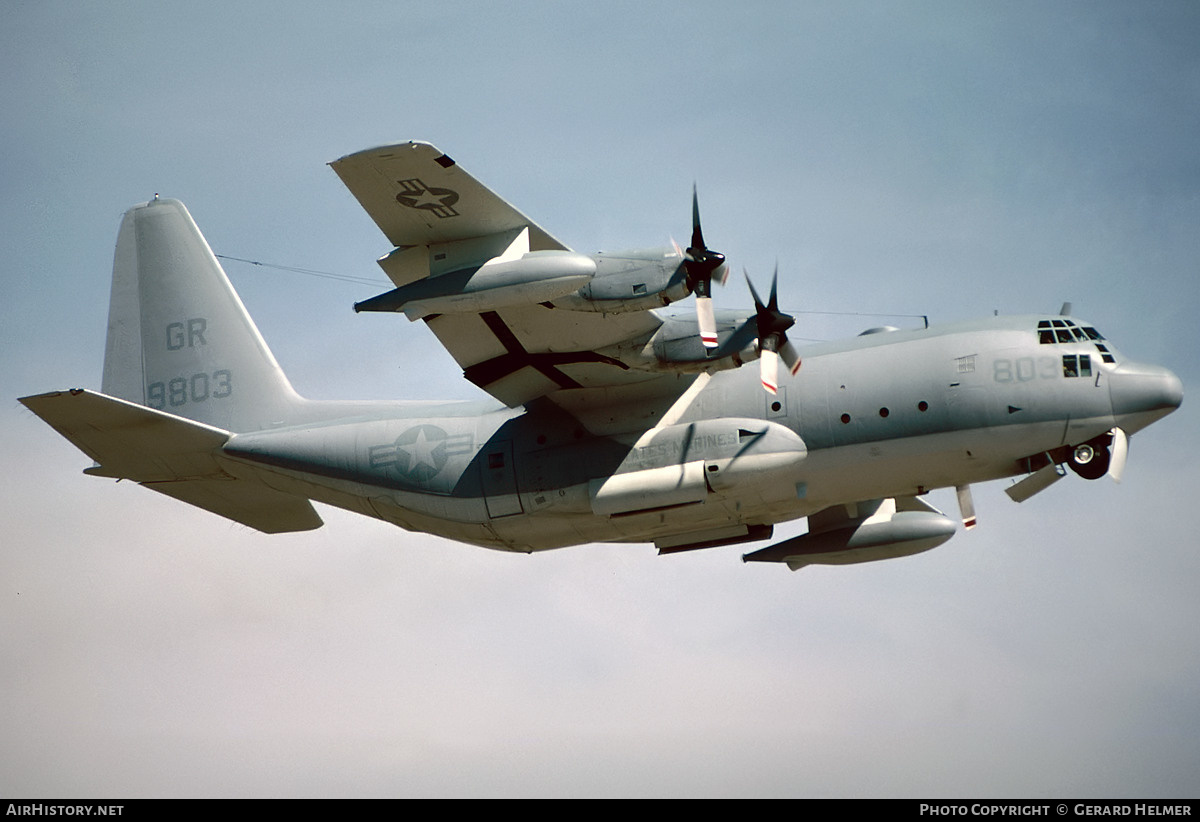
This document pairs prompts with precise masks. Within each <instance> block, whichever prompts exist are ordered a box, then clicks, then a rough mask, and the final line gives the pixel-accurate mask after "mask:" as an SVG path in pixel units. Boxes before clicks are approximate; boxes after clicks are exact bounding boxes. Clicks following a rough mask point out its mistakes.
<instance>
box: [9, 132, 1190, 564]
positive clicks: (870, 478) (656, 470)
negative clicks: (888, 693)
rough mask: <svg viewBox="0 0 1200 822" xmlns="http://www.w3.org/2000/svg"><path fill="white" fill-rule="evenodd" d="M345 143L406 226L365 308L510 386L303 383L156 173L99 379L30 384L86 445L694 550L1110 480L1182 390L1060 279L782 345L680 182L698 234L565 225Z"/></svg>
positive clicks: (776, 549) (369, 207)
mask: <svg viewBox="0 0 1200 822" xmlns="http://www.w3.org/2000/svg"><path fill="white" fill-rule="evenodd" d="M332 166H333V170H334V171H335V172H336V173H337V174H338V176H339V177H341V179H342V180H343V182H344V183H345V184H346V185H347V186H348V187H349V189H350V191H351V192H352V193H353V195H354V196H355V197H356V198H357V199H358V201H359V202H360V203H361V204H362V206H363V208H365V209H366V211H367V213H368V214H369V215H370V216H371V218H372V219H373V220H374V221H375V223H376V224H377V225H378V226H379V228H380V229H382V231H383V233H384V234H385V235H386V236H387V239H388V240H389V241H390V243H391V244H392V245H393V246H394V249H393V250H392V251H391V252H390V253H388V254H387V255H385V256H384V257H382V258H381V259H380V260H379V264H380V266H381V267H382V268H383V270H384V272H386V274H387V275H388V277H389V278H390V279H391V281H392V282H393V283H394V285H395V288H394V289H392V290H391V291H388V292H387V293H384V294H380V295H378V296H375V297H372V298H371V299H368V300H366V301H364V302H361V303H358V304H357V305H356V306H355V309H356V310H358V311H390V312H400V313H403V314H404V315H405V316H407V317H408V318H409V319H410V320H422V321H423V322H424V323H425V324H426V325H427V326H428V327H429V329H430V330H431V331H432V332H433V333H434V335H435V336H436V337H437V338H438V339H439V340H440V341H441V343H442V345H444V346H445V347H446V348H447V350H448V351H449V352H450V354H451V355H452V356H453V357H454V359H455V360H456V361H457V362H458V363H459V364H460V365H461V366H462V368H463V374H464V376H465V377H466V378H467V379H468V380H470V381H471V382H472V383H474V384H475V385H477V386H479V387H480V388H482V389H483V390H484V391H486V392H487V393H488V394H490V395H491V396H492V397H493V398H494V400H498V401H499V402H495V401H484V402H459V403H428V402H420V403H417V402H315V401H310V400H306V399H304V398H302V397H300V396H298V395H297V394H296V392H295V391H293V389H292V386H291V384H290V383H289V382H288V380H287V378H286V377H285V376H284V374H283V371H282V370H281V369H280V367H279V365H278V364H277V363H276V361H275V359H274V357H273V356H272V355H271V352H270V350H269V349H268V348H267V345H266V343H265V342H264V341H263V339H262V337H261V336H260V335H259V333H258V330H257V329H256V328H255V326H254V324H253V322H252V321H251V319H250V317H249V315H248V314H247V313H246V310H245V308H244V307H243V305H242V303H241V301H240V299H239V298H238V296H237V294H236V293H235V292H234V290H233V288H232V286H231V285H230V283H229V281H228V279H227V278H226V276H225V272H224V271H223V270H222V268H221V265H220V263H219V262H218V261H217V259H216V258H215V257H214V255H213V253H212V251H211V250H210V249H209V246H208V244H207V243H206V242H205V240H204V238H203V237H202V236H201V234H200V231H199V229H197V227H196V224H195V223H194V222H193V221H192V218H191V216H190V215H189V214H188V212H187V209H185V208H184V206H183V204H182V203H179V202H177V201H175V200H168V199H161V200H160V199H158V198H157V196H156V197H155V199H154V200H152V201H150V202H147V203H143V204H141V205H137V206H134V207H133V208H132V209H130V210H129V211H128V212H127V213H126V214H125V216H124V219H123V221H122V223H121V228H120V232H119V234H118V237H117V247H116V254H115V261H114V265H113V281H112V297H111V304H110V307H109V321H108V338H107V348H106V351H105V360H104V375H103V380H102V383H101V392H99V393H98V392H95V391H90V390H86V389H73V390H70V391H61V392H54V393H48V394H40V395H37V396H31V397H25V398H23V399H22V400H21V402H23V403H24V404H25V405H26V406H28V407H29V408H30V409H32V410H33V412H34V413H36V414H37V415H38V416H40V417H41V418H42V419H44V420H45V421H46V422H48V423H49V424H50V425H51V426H53V427H54V428H55V429H56V430H58V431H59V432H60V433H61V434H63V436H65V437H66V438H67V439H69V440H70V441H71V442H73V443H74V444H75V445H77V446H78V447H79V448H80V449H81V450H82V451H83V452H84V453H85V454H87V455H88V456H89V457H91V458H92V459H93V460H94V461H95V465H93V466H92V467H90V468H88V469H86V471H85V473H88V474H92V475H95V476H100V477H116V478H124V479H132V480H134V481H136V482H138V483H140V484H142V485H144V486H145V487H147V488H150V489H152V490H154V491H158V492H160V493H163V494H166V495H168V496H171V497H174V498H176V499H179V500H182V501H184V502H187V503H190V504H192V505H196V506H199V507H200V508H204V509H206V510H208V511H211V512H213V513H216V514H219V515H221V516H223V517H227V518H229V519H232V520H235V521H236V522H239V523H243V524H245V525H248V526H250V527H251V528H255V529H258V530H260V531H264V532H268V533H276V532H283V531H301V530H306V529H311V528H317V527H319V526H320V525H321V524H322V523H321V519H320V517H319V516H318V515H317V512H316V511H315V510H314V508H313V506H312V503H311V501H312V500H315V501H318V502H323V503H326V504H329V505H335V506H338V507H341V508H346V509H349V510H351V511H357V512H359V513H361V514H366V515H367V516H372V517H377V518H379V519H382V520H385V521H387V522H391V523H395V524H396V525H399V526H400V527H402V528H406V529H409V530H413V531H425V532H428V533H431V534H437V535H440V536H443V537H447V538H449V539H453V540H459V541H462V542H468V543H473V544H475V545H481V546H486V547H489V548H498V549H502V550H508V551H521V552H530V551H540V550H543V549H548V548H559V547H562V546H567V545H574V544H578V543H586V542H652V543H654V545H655V546H656V547H657V548H658V549H659V551H660V552H664V553H666V552H674V551H684V550H689V549H695V548H705V547H710V546H716V545H728V544H733V543H740V542H751V541H762V540H767V539H769V538H770V537H771V535H772V531H773V527H774V525H775V523H779V522H786V521H788V520H794V519H798V518H801V517H807V518H808V533H806V534H804V535H802V536H798V537H793V538H791V539H786V540H783V541H781V542H778V543H777V544H774V545H770V546H769V547H765V548H761V549H759V550H756V551H754V552H752V553H749V554H746V555H745V556H744V557H743V558H744V559H745V560H752V561H769V562H781V563H785V564H787V565H788V566H789V567H790V568H792V569H796V568H800V567H802V566H804V565H808V564H812V563H819V564H834V565H837V564H846V563H854V562H864V561H869V560H877V559H886V558H890V557H898V556H904V555H908V554H914V553H917V552H919V551H924V550H928V549H930V548H933V547H934V546H937V545H940V544H941V543H943V542H945V541H946V540H947V539H949V538H950V537H951V536H952V535H953V533H954V532H955V530H956V528H957V523H956V522H955V520H953V519H951V518H950V517H947V516H945V515H944V514H943V513H941V512H940V511H938V510H937V509H935V508H934V507H933V506H931V505H929V504H928V503H927V502H925V501H924V500H923V499H922V497H923V496H924V495H925V493H926V492H927V491H929V490H931V489H935V488H956V489H957V492H958V501H959V508H960V513H961V517H962V521H963V523H964V525H965V526H966V527H971V526H972V525H973V524H974V521H975V514H974V506H973V503H972V501H971V494H970V486H971V485H972V484H973V483H979V482H984V481H987V480H995V479H1000V478H1005V477H1021V479H1020V480H1019V481H1017V482H1016V483H1015V484H1013V485H1011V487H1009V488H1008V489H1007V490H1008V493H1009V495H1010V496H1011V497H1012V498H1013V499H1014V500H1017V501H1022V500H1024V499H1027V498H1029V497H1030V496H1032V495H1033V494H1035V493H1037V492H1039V491H1041V490H1044V489H1045V488H1047V487H1048V486H1049V485H1051V484H1052V483H1054V482H1056V481H1058V480H1059V479H1060V478H1061V477H1063V476H1064V475H1065V474H1066V469H1067V468H1070V469H1071V470H1072V471H1073V472H1074V473H1076V474H1078V475H1080V476H1083V477H1085V478H1087V479H1098V478H1100V477H1102V476H1103V475H1105V474H1108V475H1110V476H1112V477H1113V478H1116V479H1119V478H1120V476H1121V472H1122V469H1123V467H1124V465H1125V459H1126V454H1127V452H1128V444H1129V437H1130V435H1131V434H1133V433H1135V432H1137V431H1140V430H1141V429H1143V428H1145V427H1146V426H1148V425H1150V424H1151V423H1153V422H1155V421H1156V420H1158V419H1160V418H1161V417H1163V416H1166V415H1167V414H1169V413H1171V412H1172V411H1173V410H1175V409H1176V408H1177V407H1178V406H1179V404H1180V402H1181V400H1182V396H1183V389H1182V386H1181V384H1180V381H1179V379H1178V378H1177V377H1176V376H1175V375H1174V374H1172V373H1171V372H1170V371H1167V370H1166V369H1164V368H1160V367H1158V366H1154V365H1146V364H1142V363H1137V362H1133V361H1130V360H1128V359H1126V358H1125V357H1123V356H1122V355H1121V354H1120V353H1118V351H1117V350H1116V349H1115V348H1114V347H1113V345H1112V344H1111V343H1110V342H1109V341H1108V340H1107V339H1105V338H1104V336H1102V335H1101V334H1100V332H1099V331H1098V330H1097V329H1096V327H1095V326H1093V325H1092V324H1091V323H1088V322H1084V321H1083V320H1080V319H1076V318H1073V317H1071V316H1068V314H1069V313H1070V311H1069V309H1068V308H1067V307H1066V306H1064V308H1063V310H1062V312H1060V313H1059V314H1058V315H1051V314H1045V315H1032V316H999V317H989V318H987V319H983V320H979V321H976V322H969V323H961V324H957V325H947V326H942V327H938V326H934V327H926V328H922V329H916V330H896V329H891V328H884V329H873V330H872V331H871V332H866V333H864V334H863V335H860V336H858V337H855V338H852V339H849V340H844V341H838V342H825V343H818V344H812V345H806V346H803V348H799V347H797V346H796V345H794V344H793V343H792V342H791V341H789V340H788V337H787V334H788V331H789V330H790V329H791V327H792V325H793V323H794V318H793V317H791V316H789V315H788V314H786V313H784V312H783V311H781V310H780V308H779V302H778V294H777V288H776V283H775V282H772V284H771V288H770V291H769V292H768V297H767V299H766V300H765V301H764V300H763V299H762V298H761V296H760V294H759V292H757V291H754V287H753V285H751V292H752V296H753V299H754V304H755V310H754V311H753V312H741V313H737V312H724V311H720V312H719V311H714V310H713V306H712V298H711V290H712V282H713V280H714V279H716V280H718V281H720V280H723V279H724V276H725V273H726V272H727V270H728V266H727V264H726V262H725V259H724V257H723V256H722V255H721V254H720V253H719V252H716V251H714V250H712V249H710V248H708V246H707V245H706V242H705V238H704V235H703V232H702V230H701V226H700V214H699V208H698V206H697V201H696V197H695V193H694V191H693V200H692V205H693V210H692V237H691V241H690V243H689V246H688V247H687V248H686V249H681V248H679V247H677V246H670V247H665V248H656V249H649V250H638V251H631V252H627V253H616V254H613V253H598V254H582V253H579V252H575V251H572V250H570V249H568V248H567V247H566V246H564V245H563V244H562V243H561V242H559V241H558V240H556V239H555V238H554V237H553V236H552V235H550V234H549V233H548V232H547V231H546V230H545V229H543V228H542V227H541V226H539V225H537V224H536V223H534V222H533V221H532V220H530V219H529V218H527V217H526V216H525V215H523V214H522V213H521V212H519V211H517V210H516V209H515V208H513V207H512V206H511V205H509V204H508V203H506V202H505V201H504V200H502V199H500V198H499V197H497V196H496V195H495V194H493V193H492V192H491V191H489V190H488V189H487V188H485V187H484V186H483V185H481V184H480V183H479V182H477V181H476V180H475V179H474V178H473V177H471V176H470V175H468V174H467V173H466V172H465V171H463V170H462V168H461V167H459V166H458V165H457V164H456V163H455V162H454V161H453V160H451V159H450V157H448V156H446V155H445V154H443V153H442V152H441V151H439V150H438V149H436V148H434V147H433V146H432V145H429V144H427V143H418V142H413V143H404V144H400V145H394V146H386V147H382V148H375V149H370V150H367V151H362V152H359V153H357V154H351V155H349V156H347V157H343V158H341V159H340V160H337V161H335V162H334V163H332ZM691 295H695V298H696V300H695V306H694V309H693V308H687V309H685V310H674V309H671V310H668V309H667V308H666V306H668V305H670V304H672V303H675V302H678V301H680V300H683V299H685V298H687V297H689V296H691ZM754 360H757V361H758V365H757V366H754V365H750V366H749V367H743V366H745V365H746V364H749V363H751V362H752V361H754ZM781 363H782V364H783V366H784V368H783V369H780V367H779V366H780V364H781Z"/></svg>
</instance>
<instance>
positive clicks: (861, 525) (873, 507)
mask: <svg viewBox="0 0 1200 822" xmlns="http://www.w3.org/2000/svg"><path fill="white" fill-rule="evenodd" d="M808 526H809V532H808V533H807V534H803V535H801V536H798V537H793V538H792V539H788V540H784V541H783V542H780V543H776V544H775V545H772V546H770V547H768V548H763V549H762V550H759V551H755V552H753V553H750V554H746V555H745V556H743V557H742V559H743V560H744V561H746V562H785V563H787V566H788V568H790V569H792V570H793V571H797V570H799V569H800V568H803V567H804V566H805V565H850V564H853V563H856V562H871V561H874V560H877V559H892V558H894V557H905V556H909V555H910V554H919V553H921V552H922V551H928V550H929V549H931V548H936V547H937V546H939V545H941V544H942V543H943V542H945V541H946V540H948V539H950V537H952V536H954V531H955V524H954V520H952V519H950V518H949V517H947V516H946V515H945V514H943V513H942V512H941V511H939V510H937V509H936V508H934V507H933V506H931V505H929V504H927V503H925V502H923V501H921V500H919V499H917V498H916V497H899V498H896V499H884V500H872V501H870V502H860V503H857V504H851V505H847V506H841V505H839V506H836V507H834V508H827V509H825V510H824V511H820V512H818V513H816V514H813V515H812V516H810V517H809V518H808Z"/></svg>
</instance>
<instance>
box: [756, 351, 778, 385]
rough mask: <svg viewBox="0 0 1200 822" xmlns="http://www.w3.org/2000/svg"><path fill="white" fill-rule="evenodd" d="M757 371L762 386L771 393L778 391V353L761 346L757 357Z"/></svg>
mask: <svg viewBox="0 0 1200 822" xmlns="http://www.w3.org/2000/svg"><path fill="white" fill-rule="evenodd" d="M758 362H759V373H760V375H761V377H762V384H763V388H765V389H767V391H769V392H770V393H772V394H778V393H779V354H778V353H776V352H775V351H773V350H772V349H770V348H767V347H766V346H763V350H762V354H761V356H760V357H759V359H758Z"/></svg>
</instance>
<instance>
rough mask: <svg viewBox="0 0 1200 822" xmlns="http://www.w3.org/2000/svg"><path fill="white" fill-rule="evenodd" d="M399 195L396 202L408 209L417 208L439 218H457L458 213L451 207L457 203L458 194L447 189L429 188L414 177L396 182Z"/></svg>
mask: <svg viewBox="0 0 1200 822" xmlns="http://www.w3.org/2000/svg"><path fill="white" fill-rule="evenodd" d="M396 185H398V186H400V193H399V194H397V195H396V202H398V203H399V204H400V205H402V206H407V207H408V208H419V209H421V210H422V211H432V212H433V213H434V214H436V215H437V216H438V217H440V218H443V219H444V218H446V217H457V216H458V212H457V211H455V210H454V208H453V206H454V204H455V203H457V202H458V192H457V191H453V190H451V189H449V188H430V187H429V186H427V185H425V184H424V183H423V182H421V181H420V180H419V179H417V178H416V177H413V178H412V179H410V180H397V181H396Z"/></svg>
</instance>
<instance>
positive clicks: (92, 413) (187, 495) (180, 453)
mask: <svg viewBox="0 0 1200 822" xmlns="http://www.w3.org/2000/svg"><path fill="white" fill-rule="evenodd" d="M21 402H22V403H23V404H24V405H25V406H26V407H27V408H28V409H29V410H30V411H32V412H33V413H35V414H37V415H38V416H39V417H41V418H42V419H43V420H45V421H46V422H47V423H48V424H49V425H50V426H51V427H52V428H53V429H54V430H55V431H57V432H58V433H60V434H62V435H63V436H64V437H66V438H67V439H68V440H69V441H70V442H71V443H72V444H74V445H75V446H76V447H77V448H79V450H81V451H83V453H85V454H87V455H88V456H89V457H91V458H92V459H93V460H94V461H95V462H96V465H94V466H93V467H91V468H88V469H86V471H85V473H87V474H91V475H92V476H100V477H113V478H117V479H131V480H134V481H136V482H139V483H143V484H144V485H145V486H146V487H147V488H150V489H152V490H154V491H158V492H160V493H163V494H166V495H168V496H171V497H174V498H176V499H179V500H182V501H184V502H187V503H191V504H192V505H195V506H197V507H199V508H203V509H205V510H206V511H211V512H212V513H214V514H219V515H220V516H223V517H226V518H228V519H232V520H234V521H236V522H240V523H242V524H243V525H248V526H250V527H251V528H255V529H257V530H259V531H264V532H266V533H279V532H282V531H306V530H310V529H312V528H319V527H320V526H321V524H322V523H321V518H320V517H319V516H318V515H317V512H316V511H315V510H314V509H313V507H312V504H311V503H310V502H309V501H308V500H306V499H303V498H300V497H295V496H292V495H290V494H284V493H282V492H280V491H275V490H272V489H270V488H267V487H266V486H264V485H260V484H258V483H255V482H253V481H251V480H244V479H236V478H234V477H232V476H230V475H229V474H227V473H226V472H225V471H223V470H222V468H221V466H220V464H219V463H218V462H217V459H216V456H215V454H216V453H217V452H218V450H219V449H220V447H221V446H222V445H224V444H225V442H226V441H227V440H228V439H229V433H228V432H227V431H222V430H221V429H219V428H214V427H212V426H209V425H204V424H203V423H198V422H193V421H191V420H185V419H183V418H181V417H176V416H174V415H172V414H167V413H164V412H162V411H155V410H153V409H151V408H146V407H144V406H141V405H137V404H136V403H131V402H126V401H125V400H121V399H118V398H116V397H110V396H108V395H106V394H100V393H97V392H94V391H86V390H80V389H76V390H72V391H55V392H51V393H48V394H38V395H36V396H32V397H22V398H21Z"/></svg>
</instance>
